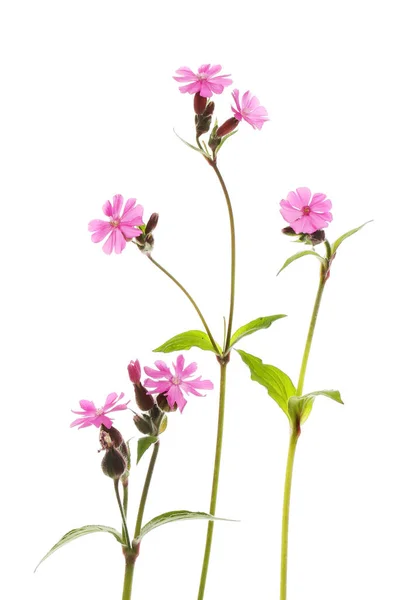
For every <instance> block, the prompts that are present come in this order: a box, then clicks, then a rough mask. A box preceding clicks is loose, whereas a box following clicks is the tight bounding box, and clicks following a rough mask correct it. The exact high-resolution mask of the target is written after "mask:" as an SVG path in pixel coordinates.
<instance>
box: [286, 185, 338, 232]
mask: <svg viewBox="0 0 400 600" xmlns="http://www.w3.org/2000/svg"><path fill="white" fill-rule="evenodd" d="M310 199H311V201H310ZM280 205H281V207H282V208H281V209H280V213H281V215H282V217H283V218H284V219H285V221H287V222H288V223H290V227H292V229H294V231H295V233H314V231H317V230H318V229H322V228H323V227H328V224H329V223H330V222H331V221H332V215H331V213H330V212H329V210H330V209H331V208H332V202H331V201H330V200H326V196H325V194H314V195H313V197H312V198H311V191H310V190H309V189H308V188H306V187H301V188H297V190H296V191H295V192H289V194H288V196H287V198H286V200H281V201H280Z"/></svg>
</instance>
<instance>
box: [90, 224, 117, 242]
mask: <svg viewBox="0 0 400 600" xmlns="http://www.w3.org/2000/svg"><path fill="white" fill-rule="evenodd" d="M112 229H113V227H112V225H111V223H105V224H104V226H103V227H102V228H101V229H99V231H95V233H92V235H91V240H92V242H94V243H95V244H97V243H98V242H102V241H103V240H104V238H105V237H106V235H108V234H109V233H110V231H112Z"/></svg>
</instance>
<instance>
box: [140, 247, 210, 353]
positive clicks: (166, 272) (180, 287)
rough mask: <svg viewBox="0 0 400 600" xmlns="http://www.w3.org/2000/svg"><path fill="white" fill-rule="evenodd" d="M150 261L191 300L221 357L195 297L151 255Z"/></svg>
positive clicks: (149, 256)
mask: <svg viewBox="0 0 400 600" xmlns="http://www.w3.org/2000/svg"><path fill="white" fill-rule="evenodd" d="M148 259H149V260H150V261H151V262H152V263H153V265H155V266H156V267H157V268H158V269H160V271H162V272H163V273H164V274H165V275H166V276H167V277H169V278H170V279H171V281H173V282H174V283H175V284H176V285H177V286H178V288H179V289H180V290H182V292H183V293H184V294H185V296H186V297H187V298H188V299H189V300H190V302H191V304H192V306H193V307H194V309H195V311H196V312H197V314H198V315H199V317H200V320H201V322H202V323H203V326H204V329H205V330H206V332H207V335H208V337H209V338H210V342H211V344H212V347H213V348H214V351H215V353H216V354H218V355H219V354H220V351H219V349H218V345H217V343H216V341H215V340H214V338H213V335H212V333H211V331H210V328H209V326H208V325H207V321H206V320H205V318H204V316H203V313H202V312H201V310H200V308H199V307H198V306H197V304H196V302H195V301H194V299H193V297H192V296H191V295H190V294H189V292H188V291H187V289H186V288H184V287H183V285H182V284H181V283H180V282H179V281H178V280H177V279H176V278H175V277H174V276H173V275H171V273H170V272H169V271H167V269H165V268H164V267H163V266H161V265H160V263H158V262H157V261H156V260H154V258H153V257H152V256H151V255H148Z"/></svg>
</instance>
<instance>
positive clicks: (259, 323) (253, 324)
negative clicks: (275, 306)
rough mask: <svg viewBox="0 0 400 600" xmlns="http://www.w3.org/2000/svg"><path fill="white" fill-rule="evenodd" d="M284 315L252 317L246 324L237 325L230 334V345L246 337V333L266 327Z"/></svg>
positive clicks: (249, 333)
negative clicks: (252, 319) (235, 329)
mask: <svg viewBox="0 0 400 600" xmlns="http://www.w3.org/2000/svg"><path fill="white" fill-rule="evenodd" d="M283 317H286V315H272V317H258V319H254V321H250V323H247V325H243V327H239V329H238V330H237V331H235V333H234V334H233V335H232V337H231V342H230V347H231V348H232V346H233V345H234V344H236V342H238V341H239V340H241V339H242V338H244V337H246V335H251V334H252V333H254V332H255V331H259V329H268V327H269V326H270V325H271V324H272V323H273V322H274V321H277V320H278V319H283Z"/></svg>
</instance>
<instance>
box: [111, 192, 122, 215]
mask: <svg viewBox="0 0 400 600" xmlns="http://www.w3.org/2000/svg"><path fill="white" fill-rule="evenodd" d="M123 202H124V199H123V197H122V196H121V194H115V196H113V210H112V217H113V219H115V220H117V219H119V216H120V214H121V208H122V204H123Z"/></svg>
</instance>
